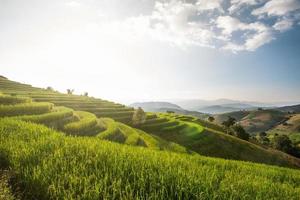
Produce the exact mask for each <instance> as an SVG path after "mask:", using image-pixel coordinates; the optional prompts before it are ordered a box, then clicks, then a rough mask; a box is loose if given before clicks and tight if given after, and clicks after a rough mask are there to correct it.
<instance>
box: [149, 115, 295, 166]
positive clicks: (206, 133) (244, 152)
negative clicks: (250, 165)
mask: <svg viewBox="0 0 300 200" xmlns="http://www.w3.org/2000/svg"><path fill="white" fill-rule="evenodd" d="M157 115H158V117H159V118H166V119H167V120H168V121H172V120H176V121H177V122H178V123H179V124H178V125H181V124H184V125H182V126H181V127H180V128H177V129H176V128H174V126H170V127H169V128H162V127H159V123H158V124H156V129H152V130H151V129H145V130H147V132H150V133H152V134H153V135H157V136H159V137H161V138H163V139H165V140H167V141H172V142H175V143H177V144H180V145H182V146H184V147H186V148H187V149H190V150H192V151H194V152H197V153H199V154H201V155H205V156H212V157H220V158H226V159H234V160H244V161H252V162H259V163H266V164H273V165H279V166H294V167H295V166H298V167H299V166H300V161H299V159H297V158H294V157H292V156H289V155H287V154H285V153H282V152H279V151H275V150H273V149H265V148H262V147H260V146H258V145H255V144H252V143H249V142H247V141H244V140H241V139H238V138H236V137H233V136H230V135H227V134H225V133H223V132H221V131H218V130H216V129H212V128H210V127H214V125H210V123H209V122H205V123H203V120H198V119H197V118H194V117H192V116H185V115H178V114H167V113H160V114H157ZM178 125H177V126H178ZM216 126H217V125H216ZM175 127H176V126H175Z"/></svg>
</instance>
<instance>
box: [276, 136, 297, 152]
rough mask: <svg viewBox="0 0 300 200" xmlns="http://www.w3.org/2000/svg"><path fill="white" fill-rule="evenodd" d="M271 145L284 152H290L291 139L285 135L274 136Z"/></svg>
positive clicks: (291, 148)
mask: <svg viewBox="0 0 300 200" xmlns="http://www.w3.org/2000/svg"><path fill="white" fill-rule="evenodd" d="M273 147H274V148H275V149H278V150H280V151H283V152H286V153H291V152H292V151H293V145H292V141H291V140H290V139H289V137H288V136H286V135H277V136H275V137H274V138H273Z"/></svg>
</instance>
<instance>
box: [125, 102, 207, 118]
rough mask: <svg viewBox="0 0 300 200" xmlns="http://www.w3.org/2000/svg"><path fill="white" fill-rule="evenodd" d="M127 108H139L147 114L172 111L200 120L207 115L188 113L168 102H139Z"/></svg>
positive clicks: (196, 112)
mask: <svg viewBox="0 0 300 200" xmlns="http://www.w3.org/2000/svg"><path fill="white" fill-rule="evenodd" d="M129 106H131V107H134V108H137V107H141V108H143V110H145V111H147V112H166V111H172V112H174V113H177V114H182V115H192V116H194V117H198V118H200V119H205V118H207V117H208V116H209V115H207V114H204V113H201V112H198V111H189V110H185V109H183V108H181V107H180V106H178V105H176V104H173V103H169V102H139V103H133V104H130V105H129Z"/></svg>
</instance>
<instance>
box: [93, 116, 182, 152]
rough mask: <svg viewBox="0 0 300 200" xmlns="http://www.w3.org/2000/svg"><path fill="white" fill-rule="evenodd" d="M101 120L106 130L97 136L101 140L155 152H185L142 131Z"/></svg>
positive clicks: (176, 145) (108, 119)
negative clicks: (140, 147) (154, 150)
mask: <svg viewBox="0 0 300 200" xmlns="http://www.w3.org/2000/svg"><path fill="white" fill-rule="evenodd" d="M101 120H102V121H103V122H104V123H105V125H106V130H105V131H103V132H101V133H100V134H99V135H98V137H99V138H101V139H104V140H109V141H114V142H118V143H121V144H127V145H133V146H142V147H147V148H150V149H156V150H168V151H173V152H180V153H186V152H187V150H186V149H185V148H184V147H182V146H180V145H178V144H175V143H173V142H167V141H165V140H162V139H161V138H159V137H157V136H153V135H150V134H147V133H146V132H144V131H142V130H139V129H136V128H132V127H130V126H127V125H125V124H122V123H119V122H116V121H114V120H113V119H111V118H101Z"/></svg>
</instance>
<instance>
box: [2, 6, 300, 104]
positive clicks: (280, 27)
mask: <svg viewBox="0 0 300 200" xmlns="http://www.w3.org/2000/svg"><path fill="white" fill-rule="evenodd" d="M299 23H300V1H299V0H210V1H206V0H186V1H180V0H122V1H118V0H102V1H95V0H51V1H50V0H27V1H26V2H25V1H20V0H9V1H8V0H0V74H2V75H5V76H7V77H8V78H11V79H14V80H16V81H21V82H26V83H31V84H33V85H35V86H40V87H47V86H52V87H54V88H55V89H57V90H59V91H65V90H66V89H67V88H74V89H75V92H76V93H78V94H80V93H83V92H84V91H88V92H89V93H90V94H91V95H94V96H98V97H101V98H104V99H110V100H114V101H118V102H122V103H130V102H133V101H149V100H170V99H218V98H230V99H237V100H251V101H268V102H269V101H272V102H274V101H300V90H299V86H300V78H299V77H300V58H299V54H300V25H299Z"/></svg>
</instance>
